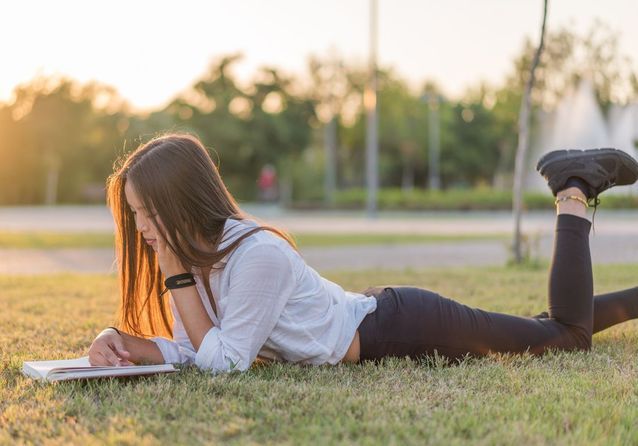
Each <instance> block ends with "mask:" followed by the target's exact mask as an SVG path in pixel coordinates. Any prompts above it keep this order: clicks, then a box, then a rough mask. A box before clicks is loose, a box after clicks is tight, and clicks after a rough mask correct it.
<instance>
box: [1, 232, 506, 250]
mask: <svg viewBox="0 0 638 446" xmlns="http://www.w3.org/2000/svg"><path fill="white" fill-rule="evenodd" d="M509 237H510V236H509V234H497V233H496V234H460V235H437V234H316V233H304V234H294V238H295V241H296V242H297V244H298V245H299V246H300V247H314V246H345V245H373V244H398V243H436V242H463V241H468V240H508V239H509ZM112 246H113V234H110V233H101V232H97V233H91V232H86V233H63V232H10V231H0V249H2V248H5V249H6V248H12V249H16V248H17V249H58V248H110V247H112Z"/></svg>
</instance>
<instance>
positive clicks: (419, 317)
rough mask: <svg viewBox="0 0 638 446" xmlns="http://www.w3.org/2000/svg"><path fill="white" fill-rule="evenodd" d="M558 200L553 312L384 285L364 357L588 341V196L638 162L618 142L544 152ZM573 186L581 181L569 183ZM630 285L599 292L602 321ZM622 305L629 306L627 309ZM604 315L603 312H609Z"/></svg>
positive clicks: (368, 324) (576, 345)
mask: <svg viewBox="0 0 638 446" xmlns="http://www.w3.org/2000/svg"><path fill="white" fill-rule="evenodd" d="M537 168H538V170H539V171H540V172H541V173H542V174H543V175H545V177H546V178H547V179H548V183H549V186H550V188H551V189H552V191H553V192H554V194H555V195H556V196H557V198H558V199H559V200H560V199H561V198H564V200H562V201H557V203H558V209H557V211H558V214H559V215H558V218H557V224H556V238H555V246H554V257H553V260H552V266H551V269H550V278H549V293H548V301H549V312H548V314H547V316H548V317H547V318H544V317H535V318H522V317H517V316H511V315H506V314H500V313H493V312H487V311H483V310H479V309H475V308H470V307H467V306H465V305H462V304H459V303H458V302H455V301H452V300H450V299H446V298H444V297H441V296H439V295H437V294H434V293H431V292H429V291H425V290H421V289H417V288H406V287H396V288H385V289H384V290H383V292H381V293H380V294H379V295H377V303H378V306H377V310H376V311H375V312H373V313H371V314H369V315H368V316H366V318H365V319H364V320H363V322H362V323H361V325H360V327H359V332H360V339H361V359H364V360H365V359H380V358H381V357H384V356H406V355H407V356H422V355H424V354H425V355H431V354H434V353H435V352H438V353H439V354H441V355H443V356H446V357H448V358H451V359H457V358H460V357H463V356H465V355H473V356H476V355H484V354H487V353H489V352H508V353H520V352H525V351H529V352H531V353H543V352H544V351H546V350H547V349H562V350H573V349H589V348H590V347H591V336H592V332H593V330H594V321H593V312H594V302H593V280H592V269H591V258H590V254H589V229H590V226H591V225H590V223H589V221H587V220H586V219H585V218H583V217H584V215H585V205H584V200H583V198H586V199H587V201H590V200H592V199H594V200H595V199H597V196H598V194H599V193H600V192H602V191H604V190H606V189H608V188H609V187H611V186H613V185H614V184H618V185H620V184H631V183H633V182H635V181H636V179H637V178H638V163H636V162H635V161H634V160H633V159H632V158H631V157H629V156H628V155H626V154H624V153H622V152H619V151H615V150H613V149H603V150H595V151H560V152H552V153H550V154H548V155H546V156H545V157H543V158H542V159H541V161H540V162H539V165H538V167H537ZM571 186H575V187H571ZM626 295H627V293H624V294H623V295H622V297H623V298H621V297H620V296H618V295H615V296H606V297H604V299H599V305H598V306H599V307H600V309H601V316H600V318H601V319H600V325H597V328H600V327H602V326H603V325H604V324H607V323H612V322H614V321H618V322H620V321H621V315H622V314H625V315H628V316H629V315H632V314H633V312H631V311H624V310H625V309H626V308H627V307H631V306H629V305H620V304H619V303H618V302H622V303H623V304H627V301H628V299H627V298H626ZM623 311H624V312H623ZM603 315H604V316H603Z"/></svg>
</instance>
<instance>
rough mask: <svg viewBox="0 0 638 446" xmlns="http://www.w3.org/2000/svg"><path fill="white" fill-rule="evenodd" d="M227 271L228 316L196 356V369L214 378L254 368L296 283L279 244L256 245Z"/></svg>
mask: <svg viewBox="0 0 638 446" xmlns="http://www.w3.org/2000/svg"><path fill="white" fill-rule="evenodd" d="M238 254H239V253H238ZM227 267H229V268H232V269H231V270H230V271H229V281H230V283H229V289H228V295H227V296H225V300H226V301H227V302H228V303H227V306H226V309H225V312H224V317H223V319H222V321H221V322H220V326H219V327H213V328H211V329H210V330H209V331H208V333H206V335H205V336H204V339H203V340H202V343H201V345H200V347H199V350H198V351H197V354H196V355H195V364H196V365H197V366H198V367H199V368H201V369H204V370H210V371H211V372H213V373H221V372H229V371H234V370H239V371H243V370H247V369H248V368H249V367H250V365H251V364H252V363H253V361H254V360H255V358H256V357H257V354H258V353H259V350H260V349H261V347H262V346H263V345H264V343H265V342H266V340H267V339H268V337H269V336H270V334H271V333H272V330H273V328H274V327H275V325H276V324H277V320H278V319H279V317H280V315H281V313H282V311H283V309H284V307H285V305H286V302H287V301H288V299H289V298H290V296H291V295H292V293H293V290H294V287H295V283H296V281H295V277H294V270H293V266H292V262H291V260H290V258H289V257H288V255H287V254H286V253H285V252H284V251H283V250H282V248H280V247H279V246H277V245H275V244H261V245H255V246H251V247H249V248H248V249H246V251H244V252H242V253H241V254H240V257H239V258H238V259H236V261H234V262H233V263H232V265H231V264H229V265H228V266H227Z"/></svg>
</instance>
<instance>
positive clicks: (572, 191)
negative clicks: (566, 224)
mask: <svg viewBox="0 0 638 446" xmlns="http://www.w3.org/2000/svg"><path fill="white" fill-rule="evenodd" d="M587 207H588V206H587V197H586V196H585V194H584V193H583V191H582V190H581V189H580V188H578V187H575V186H574V187H568V188H567V189H563V190H561V191H559V192H558V193H557V194H556V214H557V215H561V214H569V215H575V216H577V217H581V218H587Z"/></svg>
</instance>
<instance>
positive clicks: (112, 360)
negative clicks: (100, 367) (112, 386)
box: [100, 348, 120, 367]
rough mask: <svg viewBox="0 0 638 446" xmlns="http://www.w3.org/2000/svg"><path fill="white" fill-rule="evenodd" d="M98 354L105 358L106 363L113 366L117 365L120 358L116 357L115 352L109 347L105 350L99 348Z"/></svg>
mask: <svg viewBox="0 0 638 446" xmlns="http://www.w3.org/2000/svg"><path fill="white" fill-rule="evenodd" d="M100 354H101V355H102V356H103V357H104V359H105V360H106V365H111V366H115V367H119V365H120V358H118V357H117V356H115V353H113V350H111V349H110V348H107V349H106V350H101V351H100Z"/></svg>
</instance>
